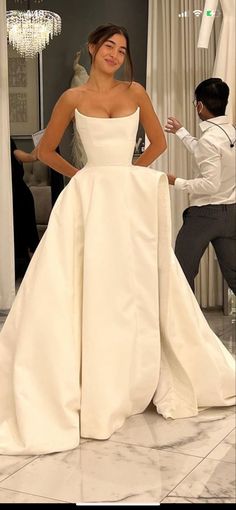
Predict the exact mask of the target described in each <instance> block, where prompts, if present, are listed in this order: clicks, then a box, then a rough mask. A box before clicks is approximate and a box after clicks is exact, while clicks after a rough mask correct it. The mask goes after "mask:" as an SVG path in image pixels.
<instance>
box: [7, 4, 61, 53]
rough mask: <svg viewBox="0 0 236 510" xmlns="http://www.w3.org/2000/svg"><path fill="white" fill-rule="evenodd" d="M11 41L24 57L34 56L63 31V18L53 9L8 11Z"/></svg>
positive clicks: (8, 30)
mask: <svg viewBox="0 0 236 510" xmlns="http://www.w3.org/2000/svg"><path fill="white" fill-rule="evenodd" d="M6 15H7V35H8V40H9V43H10V44H12V46H13V48H14V49H16V50H17V51H18V52H19V53H20V55H21V56H22V57H34V56H35V55H36V54H37V53H40V52H41V51H42V50H44V48H45V47H46V46H47V44H49V42H50V39H52V38H53V36H56V35H59V34H60V33H61V18H60V16H59V15H58V14H56V13H55V12H51V11H44V10H35V11H32V10H30V9H28V10H27V11H18V10H16V11H7V13H6Z"/></svg>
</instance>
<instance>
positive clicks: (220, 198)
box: [175, 116, 236, 206]
mask: <svg viewBox="0 0 236 510" xmlns="http://www.w3.org/2000/svg"><path fill="white" fill-rule="evenodd" d="M200 128H201V130H202V136H201V137H200V139H199V140H197V138H194V137H193V136H191V135H190V133H189V132H188V131H187V129H185V128H184V127H181V128H180V129H179V130H178V131H177V132H176V135H177V136H178V137H179V138H180V140H182V142H183V143H184V145H185V146H186V147H187V149H188V150H189V151H190V152H191V153H192V154H193V156H194V160H195V163H196V168H197V173H198V175H197V176H196V177H195V178H194V179H181V178H179V177H178V178H177V179H176V180H175V188H176V189H180V190H186V191H187V192H188V193H189V198H190V205H191V206H202V205H209V204H233V203H235V202H236V169H235V145H236V144H234V147H230V141H231V142H233V143H234V142H235V128H234V127H233V126H232V125H231V124H229V123H228V120H227V117H226V116H220V117H213V118H211V119H209V120H205V121H203V122H201V123H200ZM222 128H223V129H224V130H225V132H226V133H225V132H224V131H223V130H222ZM227 135H228V136H227ZM228 137H229V138H228Z"/></svg>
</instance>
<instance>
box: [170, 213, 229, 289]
mask: <svg viewBox="0 0 236 510" xmlns="http://www.w3.org/2000/svg"><path fill="white" fill-rule="evenodd" d="M209 243H212V245H213V247H214V250H215V253H216V256H217V259H218V262H219V265H220V268H221V271H222V274H223V276H224V278H225V280H226V282H227V284H228V286H229V287H230V289H232V291H233V292H234V293H235V294H236V204H229V205H205V206H201V207H196V206H193V207H188V209H186V210H185V211H184V214H183V226H182V227H181V229H180V231H179V233H178V235H177V238H176V244H175V254H176V257H177V259H178V260H179V263H180V265H181V267H182V269H183V272H184V274H185V276H186V278H187V280H188V282H189V285H190V286H191V287H192V290H193V291H194V278H195V276H196V275H197V274H198V271H199V264H200V260H201V258H202V255H203V253H204V251H205V250H206V248H207V246H208V245H209Z"/></svg>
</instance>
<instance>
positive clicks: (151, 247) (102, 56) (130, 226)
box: [0, 25, 235, 454]
mask: <svg viewBox="0 0 236 510" xmlns="http://www.w3.org/2000/svg"><path fill="white" fill-rule="evenodd" d="M88 50H89V53H90V55H91V59H92V65H91V73H90V77H89V80H88V82H87V83H86V84H84V85H83V86H81V87H79V88H78V89H71V90H69V91H66V92H65V93H64V94H63V95H62V96H61V98H60V99H59V101H58V102H57V104H56V106H55V108H54V110H53V113H52V117H51V119H50V122H49V124H48V127H47V129H46V131H45V134H44V136H43V138H42V139H41V141H40V144H39V148H38V157H39V159H41V160H42V161H43V162H45V163H47V164H48V165H49V166H50V167H52V168H54V169H55V170H57V171H59V172H61V173H63V174H65V175H67V176H70V177H73V178H72V179H71V180H70V182H69V183H68V185H67V186H66V188H65V190H64V191H63V192H62V193H61V194H60V197H59V198H58V200H57V203H56V205H55V206H54V209H53V211H52V213H51V217H50V221H49V225H48V228H47V231H46V233H45V235H44V237H43V239H42V241H41V243H40V245H39V247H38V249H37V250H36V253H35V255H34V257H33V259H32V261H31V263H30V266H29V269H28V271H27V274H26V276H25V278H24V280H23V282H22V284H21V287H20V289H19V292H18V294H17V296H16V299H15V302H14V304H13V306H12V309H11V312H10V314H9V316H8V318H7V320H6V323H5V326H4V328H3V331H2V334H1V342H0V348H1V352H0V359H1V360H2V361H1V363H2V370H1V372H0V373H1V381H0V393H1V394H0V397H1V403H2V404H1V420H0V423H1V422H2V424H1V425H0V445H1V446H0V452H1V453H4V454H40V453H50V452H55V451H62V450H67V449H71V448H75V447H76V446H77V445H78V444H79V440H80V436H82V437H87V438H95V439H107V438H108V437H110V436H111V434H112V433H113V432H114V431H115V430H117V429H118V428H119V427H121V426H122V424H123V423H124V421H125V419H126V418H127V417H128V416H131V415H133V414H136V413H141V412H142V411H144V409H145V408H146V407H147V406H148V404H149V403H150V401H151V400H152V399H153V402H154V403H155V405H156V407H157V411H158V412H159V413H161V414H162V415H163V416H164V417H165V418H167V417H172V418H178V417H186V416H193V415H196V414H197V413H198V409H199V408H200V407H201V406H205V407H209V406H219V405H220V406H223V405H226V406H227V405H232V404H233V403H234V402H235V400H234V398H233V394H234V360H233V358H232V357H231V355H230V354H229V352H228V351H227V350H226V348H225V347H224V346H223V345H222V344H221V342H220V340H219V339H218V338H217V337H216V336H215V335H214V333H213V332H212V331H211V329H210V328H209V326H208V324H207V322H206V321H205V319H204V317H203V315H202V313H201V311H200V309H199V307H198V304H197V302H196V300H195V297H194V295H193V293H192V291H191V289H190V287H189V286H188V284H187V281H186V279H185V277H184V275H183V272H182V270H181V269H180V266H179V265H178V262H177V260H176V258H175V256H174V254H173V251H172V249H171V242H170V206H169V195H168V183H167V178H166V176H165V175H164V174H162V173H158V172H156V171H154V170H152V169H150V168H144V167H146V166H148V165H149V164H150V163H151V162H152V161H153V160H154V159H155V158H157V157H158V156H159V155H160V154H161V153H162V152H163V151H164V150H165V148H166V142H165V138H164V134H163V130H162V128H161V126H160V123H159V120H158V118H157V116H156V114H155V112H154V110H153V107H152V105H151V102H150V99H149V98H148V96H147V94H146V92H145V90H144V89H143V87H142V86H140V85H139V84H137V83H134V82H132V81H131V80H130V81H128V82H123V81H119V80H116V79H115V73H116V71H118V69H120V67H121V66H122V65H123V64H124V63H127V64H131V59H130V50H129V38H128V34H127V32H126V30H125V29H124V28H122V27H117V26H114V25H104V26H101V27H98V28H97V29H96V30H95V31H94V32H93V33H92V34H91V35H90V37H89V44H88ZM129 67H130V68H131V65H130V66H129ZM74 115H75V120H76V124H77V129H78V130H79V132H80V136H81V139H82V143H83V145H84V148H85V150H86V154H87V158H88V163H87V164H86V166H85V167H84V168H83V169H82V170H80V171H79V172H77V169H76V168H74V167H73V166H72V165H70V164H69V163H68V162H66V161H65V160H64V159H63V158H62V157H61V156H60V155H59V154H57V153H56V152H55V148H56V147H57V145H58V144H59V142H60V139H61V137H62V135H63V132H64V130H65V129H66V127H67V125H68V124H69V122H70V121H71V120H72V119H73V118H74ZM139 119H140V120H141V122H142V125H143V127H144V128H145V131H146V134H147V137H148V138H149V141H150V144H149V146H148V148H147V149H146V150H145V151H144V153H143V154H142V155H141V156H140V158H139V159H138V161H137V166H132V164H131V161H132V155H133V151H134V146H135V141H136V133H137V129H138V123H139ZM25 310H27V312H26V311H25ZM29 317H30V320H29Z"/></svg>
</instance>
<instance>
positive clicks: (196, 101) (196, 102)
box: [192, 99, 198, 108]
mask: <svg viewBox="0 0 236 510" xmlns="http://www.w3.org/2000/svg"><path fill="white" fill-rule="evenodd" d="M192 103H193V106H194V107H195V108H196V106H197V104H198V100H197V99H193V101H192Z"/></svg>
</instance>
